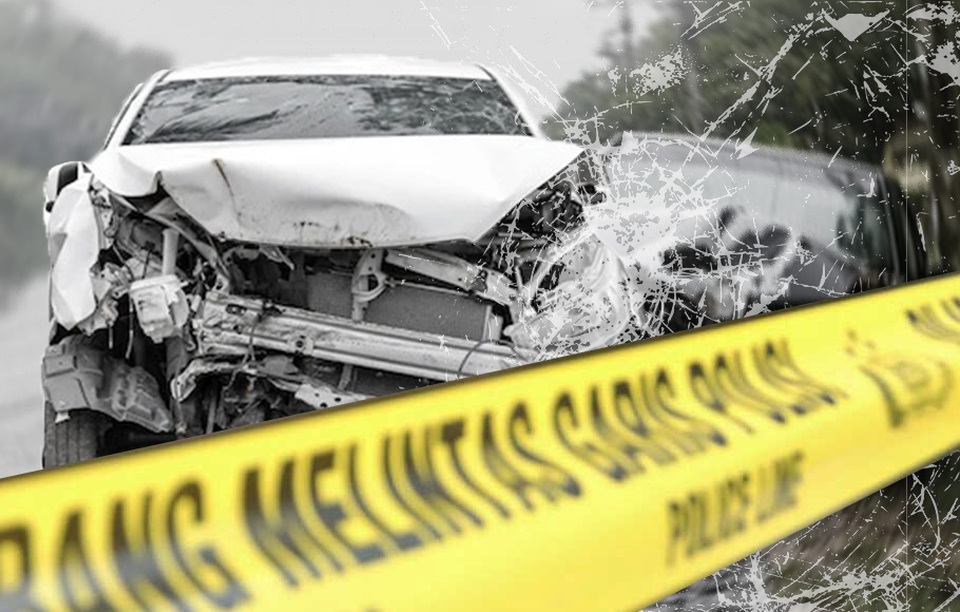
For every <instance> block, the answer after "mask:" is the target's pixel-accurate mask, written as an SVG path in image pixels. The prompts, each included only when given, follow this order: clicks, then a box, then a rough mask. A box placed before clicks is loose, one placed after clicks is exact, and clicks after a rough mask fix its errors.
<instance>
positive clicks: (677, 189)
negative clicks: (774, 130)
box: [592, 133, 924, 335]
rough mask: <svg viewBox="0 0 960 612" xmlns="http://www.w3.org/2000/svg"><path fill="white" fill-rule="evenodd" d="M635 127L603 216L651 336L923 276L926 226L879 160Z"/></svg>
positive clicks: (612, 153) (612, 161)
mask: <svg viewBox="0 0 960 612" xmlns="http://www.w3.org/2000/svg"><path fill="white" fill-rule="evenodd" d="M749 140H750V139H747V141H746V142H744V141H735V140H730V141H723V140H719V139H717V140H711V139H707V140H703V139H699V138H695V137H687V136H677V135H664V134H637V133H627V134H624V136H623V139H622V141H621V142H620V143H619V144H618V145H617V146H614V147H611V148H610V150H609V151H608V152H607V154H606V156H605V159H606V164H605V165H606V170H607V175H608V179H609V191H610V194H611V196H612V197H611V198H610V200H609V203H608V205H606V206H605V207H601V208H600V209H598V210H594V211H592V212H593V215H594V216H593V222H594V225H595V226H596V227H598V228H599V230H598V231H599V233H600V234H601V235H602V236H606V237H607V239H608V242H611V243H615V244H616V245H617V247H618V250H619V251H620V253H621V255H622V256H624V257H625V258H628V259H630V260H631V261H633V262H635V264H636V266H637V269H638V270H639V271H640V272H639V273H640V276H641V278H640V280H639V281H638V282H639V284H640V285H641V286H643V287H645V289H644V294H645V299H644V302H645V305H644V310H645V314H644V317H645V320H644V321H643V322H642V324H641V325H640V327H641V328H643V329H644V330H645V335H659V334H661V333H665V332H669V331H677V330H681V329H688V328H691V327H698V326H701V325H705V324H709V323H714V322H720V321H727V320H731V319H737V318H741V317H745V316H750V315H753V314H758V313H761V312H766V311H770V310H777V309H780V308H784V307H788V306H798V305H803V304H810V303H813V302H817V301H820V300H823V299H828V298H835V297H841V296H844V295H849V294H851V293H857V292H860V291H864V290H868V289H873V288H878V287H884V286H890V285H896V284H899V283H903V282H905V281H907V280H911V279H916V278H919V277H920V276H921V275H922V271H923V270H924V245H923V237H922V235H920V234H919V232H918V230H917V229H916V228H917V226H916V225H915V224H913V223H910V222H909V220H908V219H907V215H906V212H905V206H904V202H903V198H902V197H901V195H900V194H899V192H898V190H897V188H896V186H895V185H893V184H892V183H891V182H890V181H888V180H886V179H885V177H884V175H883V172H882V170H881V168H879V167H876V166H870V165H864V164H859V163H855V162H852V161H848V160H844V159H841V158H839V157H830V156H827V155H822V154H819V153H815V152H811V151H797V150H786V149H778V148H773V147H763V146H755V145H752V144H751V143H750V142H749Z"/></svg>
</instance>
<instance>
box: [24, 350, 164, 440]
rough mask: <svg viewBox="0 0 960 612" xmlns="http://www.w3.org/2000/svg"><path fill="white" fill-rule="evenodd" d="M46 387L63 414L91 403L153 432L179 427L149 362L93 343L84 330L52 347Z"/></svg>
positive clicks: (91, 406)
mask: <svg viewBox="0 0 960 612" xmlns="http://www.w3.org/2000/svg"><path fill="white" fill-rule="evenodd" d="M43 392H44V395H45V396H46V399H47V401H48V402H50V404H51V405H52V406H53V409H54V411H56V413H57V417H58V420H59V419H60V418H62V417H61V415H69V413H70V411H72V410H83V409H86V410H93V411H95V412H100V413H102V414H105V415H107V416H109V417H110V418H111V419H113V420H114V421H119V422H121V423H134V424H136V425H140V426H141V427H144V428H145V429H147V430H149V431H152V432H153V433H169V432H172V431H173V419H172V418H171V415H170V410H169V409H168V408H167V405H166V402H164V400H163V398H162V396H161V395H160V386H159V385H158V384H157V380H156V379H155V378H154V377H153V376H152V375H151V374H150V373H149V372H147V371H146V370H144V369H143V368H141V367H136V366H131V365H130V364H128V363H126V362H125V361H122V360H120V359H116V358H114V357H112V356H111V355H109V354H108V353H107V352H106V351H103V350H100V349H98V348H96V347H94V346H91V344H90V343H89V340H88V339H86V338H83V337H82V336H70V337H68V338H65V339H64V340H63V341H61V342H60V343H58V344H55V345H53V346H50V347H48V348H47V350H46V354H45V355H44V357H43Z"/></svg>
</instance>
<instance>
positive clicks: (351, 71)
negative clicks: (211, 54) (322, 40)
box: [162, 55, 491, 81]
mask: <svg viewBox="0 0 960 612" xmlns="http://www.w3.org/2000/svg"><path fill="white" fill-rule="evenodd" d="M307 75H377V76H430V77H441V78H464V79H477V80H485V81H486V80H490V79H491V76H490V74H489V73H488V72H487V71H486V70H484V69H483V68H482V67H480V66H479V65H476V64H466V63H458V62H443V61H437V60H426V59H419V58H415V57H392V56H386V55H331V56H327V57H316V58H288V57H262V58H261V57H255V58H246V59H241V60H233V61H228V62H216V63H210V64H202V65H199V66H193V67H187V68H179V69H176V70H172V71H170V72H168V73H167V74H166V75H165V76H164V77H163V79H162V80H163V81H185V80H194V79H216V78H243V77H259V76H307Z"/></svg>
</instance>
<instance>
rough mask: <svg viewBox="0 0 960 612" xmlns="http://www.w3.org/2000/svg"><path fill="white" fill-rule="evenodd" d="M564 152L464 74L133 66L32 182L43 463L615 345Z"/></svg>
mask: <svg viewBox="0 0 960 612" xmlns="http://www.w3.org/2000/svg"><path fill="white" fill-rule="evenodd" d="M585 155H586V154H585V153H584V151H582V150H581V149H579V148H577V147H575V146H573V145H570V144H566V143H559V142H552V141H549V140H547V139H545V138H544V137H543V136H542V135H541V134H540V133H539V132H538V129H537V125H536V122H535V121H534V120H533V119H532V118H531V117H530V115H529V114H528V113H527V112H526V111H525V109H524V107H523V104H522V103H521V102H520V101H519V97H518V96H516V95H515V94H514V93H513V92H512V91H511V89H510V86H509V84H508V83H506V82H504V81H503V80H502V79H499V78H498V77H497V76H496V75H495V74H494V73H493V72H491V71H489V70H487V69H485V68H483V67H479V66H462V65H447V64H437V63H432V62H423V61H414V60H399V59H387V58H330V59H325V60H316V61H289V60H285V61H269V60H257V61H244V62H237V63H230V64H219V65H208V66H203V67H199V68H194V69H184V70H175V71H167V72H163V73H160V74H157V75H155V76H153V77H152V78H151V79H150V80H149V81H147V82H146V83H144V84H143V85H142V86H141V87H139V88H138V89H137V90H136V91H135V92H134V94H133V95H132V96H131V98H130V99H129V100H128V102H127V103H126V105H125V108H124V109H123V111H122V112H121V114H120V116H119V117H118V119H117V121H116V123H115V125H114V127H113V129H112V131H111V134H110V135H109V137H108V140H107V144H106V145H105V147H104V149H103V150H102V152H100V153H99V154H98V155H97V156H96V157H95V158H94V159H93V160H92V161H91V162H89V164H85V163H71V164H64V165H62V166H58V167H56V168H54V169H53V170H52V171H51V172H50V175H49V177H48V180H47V183H46V185H45V196H46V200H47V201H46V219H45V221H46V231H47V237H48V242H49V250H50V258H51V266H52V267H51V280H50V289H51V291H50V299H51V311H52V316H53V319H54V323H55V324H54V326H53V330H52V333H51V342H50V346H49V348H48V350H47V352H46V355H45V358H44V360H43V384H44V390H45V394H46V399H47V407H46V417H47V418H46V440H45V442H46V444H45V449H44V463H45V465H46V466H47V467H50V466H56V465H62V464H66V463H72V462H76V461H81V460H84V459H89V458H92V457H96V456H100V455H104V454H109V453H112V452H116V451H120V450H126V449H130V448H136V447H141V446H145V445H149V444H152V443H156V442H160V441H166V440H172V439H175V438H182V437H188V436H195V435H199V434H203V433H208V432H212V431H216V430H221V429H227V428H232V427H237V426H242V425H246V424H252V423H257V422H261V421H264V420H267V419H271V418H276V417H280V416H284V415H291V414H297V413H303V412H307V411H311V410H316V409H323V408H326V407H330V406H335V405H338V404H343V403H347V402H352V401H356V400H360V399H363V398H368V397H372V396H380V395H384V394H388V393H393V392H397V391H402V390H405V389H412V388H417V387H422V386H425V385H429V384H431V383H435V382H441V381H450V380H455V379H458V378H462V377H466V376H471V375H476V374H480V373H485V372H491V371H495V370H499V369H502V368H507V367H511V366H515V365H518V364H522V363H527V362H531V361H536V360H538V359H542V358H544V357H548V356H553V355H556V354H558V353H564V352H566V353H569V352H574V351H580V350H585V349H590V348H597V347H601V346H606V345H609V344H612V343H614V342H615V341H616V340H617V338H618V337H620V336H621V334H623V333H624V331H625V330H627V328H628V327H629V326H630V325H631V319H632V314H631V312H632V306H631V299H632V298H631V297H630V296H631V291H630V290H629V289H628V287H627V284H628V282H629V281H628V276H629V274H628V272H627V270H626V268H625V266H624V265H623V263H622V262H621V260H620V259H619V258H618V257H617V256H616V255H615V254H614V253H613V252H612V251H611V250H609V249H608V248H606V247H605V246H604V245H603V243H601V242H600V241H599V240H597V239H596V238H593V237H592V236H591V235H590V233H589V232H588V231H586V229H584V227H583V223H582V219H583V216H584V210H585V208H588V207H590V206H591V205H593V204H594V203H595V202H596V201H598V200H600V199H602V196H601V194H602V191H598V190H597V188H596V187H595V186H594V185H595V183H594V181H593V180H592V179H591V177H590V176H589V175H590V172H589V166H587V165H585V164H583V163H581V162H582V161H583V159H584V157H585Z"/></svg>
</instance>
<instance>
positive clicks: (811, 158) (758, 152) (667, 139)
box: [625, 131, 880, 175]
mask: <svg viewBox="0 0 960 612" xmlns="http://www.w3.org/2000/svg"><path fill="white" fill-rule="evenodd" d="M626 133H629V134H630V135H631V136H633V137H634V138H635V139H637V140H638V141H642V140H648V141H655V142H662V143H663V144H666V145H670V144H679V143H680V142H686V143H691V144H703V145H705V146H706V148H707V150H709V151H711V152H712V153H714V154H717V161H719V162H724V161H732V160H734V159H740V156H739V154H738V152H737V150H736V145H737V142H736V141H733V140H731V141H727V140H724V139H722V138H705V139H701V138H699V137H697V136H693V135H690V134H681V133H659V132H633V131H631V132H626ZM626 133H625V134H626ZM752 147H753V149H754V152H752V153H750V154H749V155H745V156H743V158H745V159H746V160H747V163H750V160H751V159H768V160H776V161H780V162H786V163H790V164H794V165H797V166H807V167H810V168H824V169H826V168H836V169H837V170H843V171H847V172H852V173H854V174H856V175H867V174H871V175H874V174H878V173H880V168H879V167H878V166H874V165H872V164H868V163H864V162H859V161H856V160H852V159H846V158H843V157H837V156H831V155H828V154H826V153H823V152H820V151H815V150H813V149H791V148H786V147H778V146H774V145H760V144H754V145H752Z"/></svg>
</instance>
